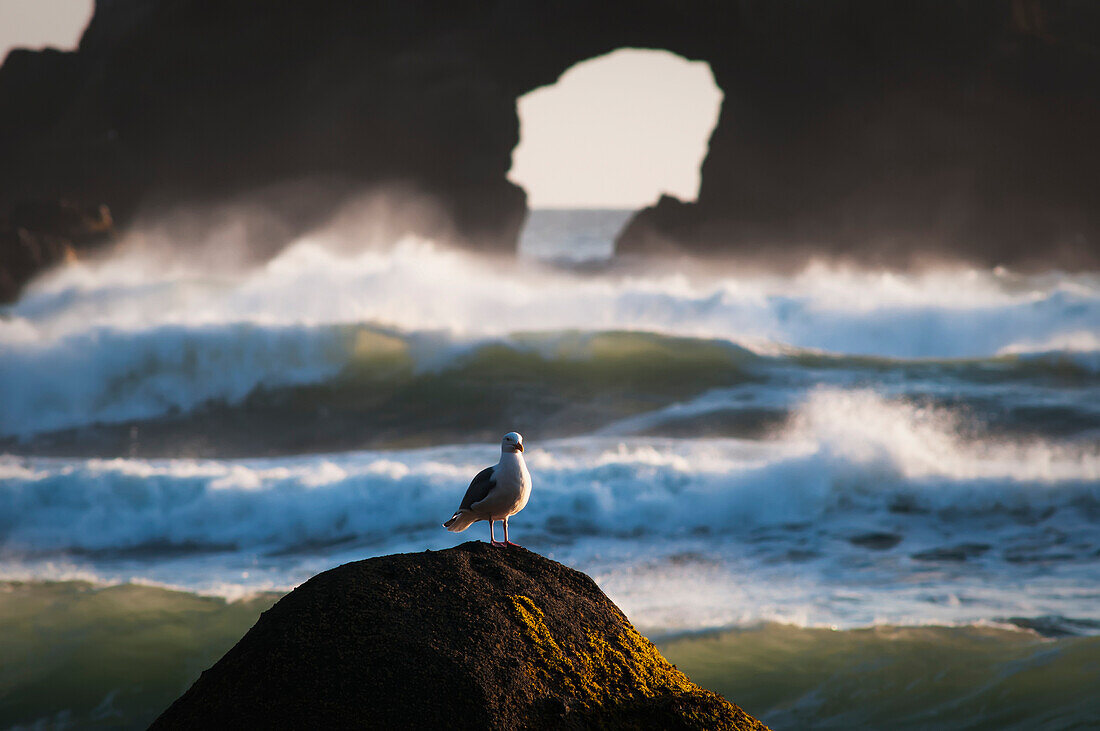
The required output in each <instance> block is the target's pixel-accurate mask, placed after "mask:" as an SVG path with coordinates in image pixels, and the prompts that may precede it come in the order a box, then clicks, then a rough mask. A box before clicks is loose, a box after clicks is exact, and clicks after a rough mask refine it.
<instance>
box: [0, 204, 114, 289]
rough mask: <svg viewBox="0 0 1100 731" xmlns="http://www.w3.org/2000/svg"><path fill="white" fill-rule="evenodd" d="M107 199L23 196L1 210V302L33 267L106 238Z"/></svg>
mask: <svg viewBox="0 0 1100 731" xmlns="http://www.w3.org/2000/svg"><path fill="white" fill-rule="evenodd" d="M113 234H114V221H113V220H112V218H111V212H110V210H109V209H108V208H107V206H105V205H95V206H87V205H78V204H74V203H71V202H69V201H22V202H19V203H17V204H15V205H14V206H12V208H11V210H10V212H8V213H7V215H2V216H0V262H2V263H0V302H10V301H12V300H14V299H15V298H16V296H17V295H18V294H19V291H20V289H21V288H22V286H23V284H24V283H25V282H26V281H27V280H29V279H30V278H31V277H32V276H34V274H35V273H37V272H39V271H41V270H43V269H46V268H48V267H51V266H53V265H55V264H58V263H60V262H62V261H67V260H71V259H75V258H76V257H78V256H79V255H80V254H81V253H83V252H86V251H90V250H94V249H97V248H99V247H101V246H103V245H104V244H106V243H107V242H109V241H110V239H111V237H112V235H113Z"/></svg>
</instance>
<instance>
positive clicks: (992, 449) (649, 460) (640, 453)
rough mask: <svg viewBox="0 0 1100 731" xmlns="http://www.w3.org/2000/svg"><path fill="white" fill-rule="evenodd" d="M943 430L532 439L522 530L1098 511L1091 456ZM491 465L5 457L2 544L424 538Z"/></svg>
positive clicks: (826, 417) (898, 408)
mask: <svg viewBox="0 0 1100 731" xmlns="http://www.w3.org/2000/svg"><path fill="white" fill-rule="evenodd" d="M955 418H956V417H955V416H954V415H952V414H951V413H950V412H946V411H937V410H929V409H923V408H920V407H916V406H913V405H911V404H908V403H906V402H904V401H891V400H888V399H885V398H883V397H881V396H879V395H877V394H874V393H872V392H849V391H831V390H824V391H819V392H815V393H813V394H811V395H810V397H809V398H808V399H807V400H806V401H805V402H804V403H803V404H801V405H800V406H799V408H798V410H797V412H796V417H795V418H794V420H793V421H792V425H791V426H790V427H789V431H788V433H787V434H786V436H785V437H784V438H783V439H780V440H777V441H764V442H754V441H740V440H732V439H702V440H696V439H688V440H674V439H639V438H614V437H602V438H597V437H587V438H583V439H573V440H564V441H556V442H551V443H548V444H544V445H536V448H535V449H533V450H532V451H531V452H530V454H529V464H530V465H531V469H532V471H533V473H535V474H536V475H537V477H538V492H537V494H536V496H535V498H533V501H532V506H536V505H537V508H538V509H537V515H538V524H537V525H536V526H535V528H536V530H538V531H539V533H540V534H543V535H547V536H550V537H554V536H557V537H568V536H578V535H580V536H584V535H607V536H618V537H629V536H632V535H634V536H636V535H648V534H655V535H670V536H684V535H696V534H699V533H700V532H707V533H715V534H729V533H740V532H743V531H744V530H746V529H751V528H755V527H761V526H773V525H784V524H804V523H814V524H818V523H821V522H822V521H825V523H829V522H835V523H836V524H837V525H838V526H839V525H841V524H844V523H845V521H848V520H850V519H853V518H854V519H858V520H862V519H864V518H867V517H870V518H883V519H886V518H889V519H890V520H897V519H898V516H899V515H902V514H905V513H907V514H909V515H912V516H924V515H930V516H933V518H935V519H937V520H961V519H982V520H987V521H990V520H998V519H999V520H1002V521H1003V522H1005V523H1006V524H1015V523H1017V522H1023V523H1026V522H1028V521H1036V520H1039V519H1040V518H1041V516H1044V515H1050V514H1052V513H1055V512H1058V513H1059V515H1060V518H1059V519H1061V518H1062V517H1064V518H1066V519H1067V520H1068V519H1069V518H1070V516H1076V517H1075V518H1074V519H1075V520H1083V521H1085V522H1089V521H1093V520H1096V519H1097V518H1098V516H1100V452H1098V451H1097V450H1096V449H1095V448H1094V446H1093V447H1089V446H1087V445H1086V446H1081V445H1078V446H1076V447H1072V446H1068V445H1061V444H1057V443H1047V442H1043V441H1030V442H1023V443H1010V442H1001V441H996V440H994V441H982V440H969V441H968V440H966V439H963V438H961V437H960V436H958V432H959V430H958V429H957V427H956V426H955V423H954V419H955ZM494 459H495V456H494V452H493V450H492V449H488V448H480V447H478V448H474V447H470V448H462V447H448V448H434V449H427V450H411V451H391V452H362V453H351V454H344V455H324V456H317V457H299V458H281V459H269V460H224V461H195V460H137V459H114V460H103V459H91V460H67V459H37V458H17V457H5V458H3V460H2V461H0V516H3V517H0V540H2V541H3V545H4V546H6V547H7V548H9V549H14V548H16V547H22V548H23V549H33V550H43V549H49V550H69V549H81V550H105V549H119V548H131V547H135V546H157V545H165V544H167V545H178V546H231V547H233V548H241V547H248V548H261V549H264V550H283V549H293V548H294V547H300V546H309V545H313V544H318V543H320V544H325V543H331V542H334V541H340V540H347V539H364V540H376V539H384V537H385V536H387V535H389V534H392V533H398V534H411V533H416V532H419V531H426V530H434V529H435V527H436V523H437V522H438V520H439V519H440V516H442V517H446V514H448V511H450V510H452V509H453V505H452V503H453V502H454V500H455V499H456V497H457V496H460V494H461V492H462V490H463V489H464V487H465V482H466V481H467V479H468V477H469V476H470V475H472V474H473V473H474V472H476V471H477V470H478V469H480V465H481V464H482V463H485V464H488V463H490V462H492V461H493V460H494ZM535 512H536V511H532V515H533V514H534V513H535ZM861 516H862V517H861ZM998 516H1000V518H998Z"/></svg>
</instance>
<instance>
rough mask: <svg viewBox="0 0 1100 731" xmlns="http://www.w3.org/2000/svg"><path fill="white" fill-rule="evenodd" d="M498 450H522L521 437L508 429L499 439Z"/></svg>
mask: <svg viewBox="0 0 1100 731" xmlns="http://www.w3.org/2000/svg"><path fill="white" fill-rule="evenodd" d="M500 451H502V452H522V451H523V437H522V436H520V435H519V433H518V432H514V431H510V432H508V433H507V434H505V435H504V438H503V439H501V440H500Z"/></svg>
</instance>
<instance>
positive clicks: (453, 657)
mask: <svg viewBox="0 0 1100 731" xmlns="http://www.w3.org/2000/svg"><path fill="white" fill-rule="evenodd" d="M214 727H219V728H227V727H236V728H351V727H357V728H478V729H515V728H546V729H551V728H554V729H556V728H665V729H763V728H765V727H764V726H763V725H762V724H761V723H760V722H759V721H757V720H756V719H754V718H752V717H751V716H749V715H747V714H746V713H745V712H744V711H742V710H741V709H740V708H738V707H737V706H734V705H731V704H730V703H728V702H727V701H725V700H724V699H722V698H720V697H719V696H717V695H715V694H713V693H711V692H709V691H706V690H703V689H701V688H699V687H698V686H696V685H695V684H693V683H692V682H691V681H690V680H689V679H688V678H687V677H686V676H685V675H684V674H683V673H681V672H680V671H678V670H676V668H675V667H673V666H672V665H670V664H669V663H668V662H667V661H666V660H665V659H664V658H663V657H661V655H660V653H658V652H657V650H656V648H654V647H653V645H652V644H650V642H649V641H648V640H646V639H645V638H644V637H642V636H641V635H640V634H638V632H637V631H636V630H635V629H634V628H633V627H632V626H631V625H630V623H629V622H628V621H627V619H626V617H624V616H623V614H622V613H621V612H620V611H619V610H618V608H617V607H616V606H615V605H614V604H613V603H612V602H611V601H610V600H609V599H608V598H607V597H606V596H605V595H604V594H603V592H601V591H600V590H599V588H598V587H597V586H596V584H595V582H593V581H592V580H591V579H590V578H588V577H587V576H585V575H584V574H582V573H579V572H577V571H573V570H572V569H569V568H567V567H565V566H562V565H561V564H559V563H556V562H554V561H550V560H548V559H545V558H542V557H540V556H538V555H537V554H534V553H531V552H529V551H526V550H524V549H507V550H503V549H499V548H492V547H490V546H488V545H487V544H485V543H477V542H472V543H466V544H463V545H461V546H459V547H457V548H453V549H449V550H446V551H439V552H430V551H429V552H425V553H418V554H400V555H393V556H384V557H381V558H376V559H370V560H367V561H359V562H356V563H350V564H345V565H344V566H340V567H339V568H335V569H332V570H330V571H326V572H325V573H323V574H320V575H318V576H315V577H314V578H312V579H310V580H309V581H308V582H306V583H305V584H303V585H302V586H300V587H298V588H297V589H295V590H294V591H293V592H291V593H290V594H289V595H287V596H286V597H284V598H283V599H281V600H280V601H279V602H278V603H277V604H276V605H275V606H274V607H272V608H271V609H270V610H269V611H267V612H265V613H264V614H263V615H262V616H261V617H260V620H259V621H258V622H257V623H256V625H255V626H254V627H253V628H252V629H251V630H250V631H249V632H248V634H246V635H245V636H244V638H243V639H241V641H240V642H238V643H237V645H236V646H235V647H234V648H233V649H232V650H230V651H229V652H228V653H227V654H226V655H225V656H224V657H223V658H222V659H221V660H220V661H219V662H218V663H217V664H216V665H214V667H212V668H211V669H210V670H207V671H206V672H205V673H203V674H202V676H201V677H200V678H199V680H198V681H197V682H196V683H195V684H194V685H193V686H192V687H191V689H190V690H188V691H187V693H185V694H184V695H183V696H182V697H181V698H180V699H179V700H177V701H176V702H175V703H174V704H173V705H172V706H171V707H170V708H169V709H168V710H167V711H165V713H164V714H163V715H162V716H161V717H160V718H159V719H158V720H157V721H156V722H155V723H154V724H153V728H155V729H169V728H214Z"/></svg>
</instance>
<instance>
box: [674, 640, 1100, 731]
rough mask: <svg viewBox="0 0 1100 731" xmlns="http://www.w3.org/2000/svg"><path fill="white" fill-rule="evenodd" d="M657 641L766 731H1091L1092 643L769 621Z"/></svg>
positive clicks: (1098, 687) (1098, 713) (1094, 709)
mask: <svg viewBox="0 0 1100 731" xmlns="http://www.w3.org/2000/svg"><path fill="white" fill-rule="evenodd" d="M658 644H659V646H660V648H661V651H662V652H663V653H664V654H665V657H667V658H668V659H669V660H670V661H671V662H673V663H675V664H676V665H677V666H679V668H680V669H681V670H683V671H684V672H686V673H687V674H688V675H689V676H690V677H691V679H692V680H694V681H695V682H696V683H698V684H699V685H702V686H703V687H705V688H709V689H711V690H713V691H716V692H718V693H721V694H722V695H724V696H726V697H727V698H729V699H730V700H732V701H734V702H735V703H737V704H738V705H740V706H741V707H742V708H744V709H745V710H746V711H748V712H749V713H751V714H753V715H755V716H756V717H758V718H760V719H761V720H762V721H764V722H765V723H767V724H768V725H770V726H771V727H772V728H774V729H842V728H843V729H929V730H931V729H943V730H948V729H1029V730H1031V731H1035V730H1036V729H1051V730H1052V731H1053V730H1054V729H1059V730H1061V729H1096V728H1100V637H1061V638H1056V639H1049V638H1043V637H1040V636H1038V635H1036V634H1034V633H1032V632H1026V631H1017V630H1009V629H999V628H993V627H975V626H969V627H875V628H868V629H857V630H847V631H834V630H829V629H805V628H799V627H792V626H788V625H776V624H769V625H764V626H762V627H759V628H755V629H749V630H737V631H731V632H723V633H720V634H714V635H708V636H702V637H700V636H693V637H686V638H682V639H677V640H672V641H669V642H661V643H658Z"/></svg>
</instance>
